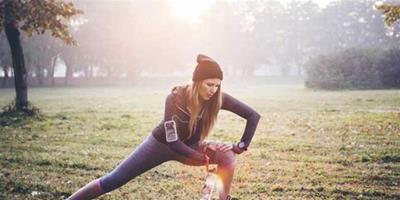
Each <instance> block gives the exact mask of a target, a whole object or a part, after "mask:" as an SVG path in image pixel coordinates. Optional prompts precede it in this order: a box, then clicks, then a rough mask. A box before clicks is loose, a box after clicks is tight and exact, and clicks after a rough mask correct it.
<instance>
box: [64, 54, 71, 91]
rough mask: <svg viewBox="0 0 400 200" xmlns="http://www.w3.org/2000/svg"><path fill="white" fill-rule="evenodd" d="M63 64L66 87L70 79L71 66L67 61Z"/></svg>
mask: <svg viewBox="0 0 400 200" xmlns="http://www.w3.org/2000/svg"><path fill="white" fill-rule="evenodd" d="M64 62H65V67H66V69H65V79H64V85H68V81H69V79H70V78H71V77H72V66H71V64H70V63H69V62H68V61H66V60H64Z"/></svg>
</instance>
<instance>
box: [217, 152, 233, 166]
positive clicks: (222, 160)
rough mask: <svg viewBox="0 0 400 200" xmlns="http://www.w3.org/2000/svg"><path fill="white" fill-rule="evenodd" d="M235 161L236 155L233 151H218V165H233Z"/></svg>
mask: <svg viewBox="0 0 400 200" xmlns="http://www.w3.org/2000/svg"><path fill="white" fill-rule="evenodd" d="M235 163H236V155H235V153H234V152H233V151H227V152H220V155H219V159H218V165H220V166H226V165H235Z"/></svg>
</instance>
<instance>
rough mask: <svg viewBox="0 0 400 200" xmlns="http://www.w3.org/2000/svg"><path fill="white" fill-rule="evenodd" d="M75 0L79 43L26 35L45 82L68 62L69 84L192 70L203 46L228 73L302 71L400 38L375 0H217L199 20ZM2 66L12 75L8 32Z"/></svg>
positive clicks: (156, 9)
mask: <svg viewBox="0 0 400 200" xmlns="http://www.w3.org/2000/svg"><path fill="white" fill-rule="evenodd" d="M73 2H74V3H75V4H76V5H77V7H79V8H81V9H83V11H84V12H85V13H84V15H82V16H80V17H79V18H76V20H74V21H73V22H72V23H71V25H70V27H71V32H72V33H73V36H74V38H75V39H76V40H77V42H78V44H79V45H78V46H76V47H75V46H66V45H64V44H63V43H62V42H61V41H58V40H57V39H54V38H52V37H51V36H50V34H47V33H46V34H44V35H41V36H33V37H30V38H28V37H27V36H23V46H24V53H25V60H26V66H27V70H28V76H30V77H35V79H37V81H38V84H42V83H43V82H52V81H51V80H54V72H55V71H56V70H57V69H55V67H56V66H61V65H60V64H65V66H66V70H65V72H63V73H64V75H65V77H66V78H65V80H64V83H65V84H68V81H69V80H70V79H71V78H72V77H73V76H80V77H85V78H91V77H95V76H97V77H99V76H101V77H114V78H115V77H128V78H129V79H135V78H137V77H138V75H139V74H140V73H144V72H145V73H148V74H171V73H172V72H175V74H190V73H191V71H192V69H193V66H194V64H195V55H197V53H199V52H201V53H205V54H208V55H211V56H212V57H214V58H215V59H216V60H217V61H218V62H219V63H220V64H221V65H222V67H223V69H224V71H225V73H226V74H227V75H241V76H252V75H254V73H255V71H256V70H260V69H264V70H265V71H267V72H268V71H269V72H270V73H278V74H280V75H284V76H285V75H289V74H291V75H299V76H301V75H303V69H304V64H305V63H307V61H308V60H309V59H310V58H313V57H316V56H319V55H321V54H326V53H330V52H333V51H340V50H345V49H348V48H351V47H357V48H389V47H393V46H398V45H399V44H400V38H399V37H400V31H399V26H398V24H397V25H395V26H394V27H393V28H391V29H388V28H386V27H385V26H384V22H383V17H382V16H381V14H380V13H379V12H378V11H377V10H375V9H374V2H375V1H373V0H341V1H340V0H338V1H334V2H331V3H330V4H328V5H327V6H326V7H324V8H320V7H319V6H318V4H316V3H314V2H313V1H307V2H304V1H292V2H291V3H288V4H282V3H281V2H279V1H275V0H270V1H216V2H215V3H214V4H212V5H211V7H210V8H208V9H207V10H206V11H205V13H203V15H201V16H200V17H199V19H198V21H196V22H190V21H186V20H185V19H182V18H180V17H178V16H177V15H175V13H174V11H173V9H171V5H170V3H169V2H168V1H106V0H104V1H101V0H96V1H90V0H75V1H73ZM383 2H390V1H383ZM0 66H1V68H2V70H3V72H2V74H3V75H4V76H5V77H10V76H11V74H12V73H11V72H12V70H11V69H12V67H11V56H10V53H9V47H8V45H7V41H6V39H5V36H4V33H1V34H0ZM0 84H1V83H0Z"/></svg>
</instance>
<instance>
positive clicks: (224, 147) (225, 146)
mask: <svg viewBox="0 0 400 200" xmlns="http://www.w3.org/2000/svg"><path fill="white" fill-rule="evenodd" d="M207 147H208V148H210V149H212V150H214V151H220V152H224V153H225V152H228V151H231V150H232V148H233V144H232V143H221V142H208V143H207Z"/></svg>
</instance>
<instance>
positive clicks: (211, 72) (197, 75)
mask: <svg viewBox="0 0 400 200" xmlns="http://www.w3.org/2000/svg"><path fill="white" fill-rule="evenodd" d="M208 78H219V79H221V80H222V79H223V75H222V70H221V68H220V67H219V65H218V63H217V62H215V60H213V59H212V58H210V57H208V56H205V55H202V54H199V55H198V56H197V66H196V69H195V70H194V72H193V77H192V81H200V80H204V79H208Z"/></svg>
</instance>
